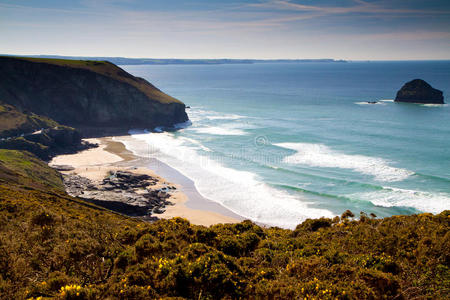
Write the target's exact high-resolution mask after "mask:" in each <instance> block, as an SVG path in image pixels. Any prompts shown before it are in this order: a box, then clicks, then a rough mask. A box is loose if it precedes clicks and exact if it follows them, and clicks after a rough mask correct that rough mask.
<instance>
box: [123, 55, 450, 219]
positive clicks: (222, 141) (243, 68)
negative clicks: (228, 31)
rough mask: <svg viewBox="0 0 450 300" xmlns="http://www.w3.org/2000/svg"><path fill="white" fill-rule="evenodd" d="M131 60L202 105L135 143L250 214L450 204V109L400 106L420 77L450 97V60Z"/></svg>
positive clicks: (211, 195)
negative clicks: (401, 95) (175, 127)
mask: <svg viewBox="0 0 450 300" xmlns="http://www.w3.org/2000/svg"><path fill="white" fill-rule="evenodd" d="M121 67H122V68H124V69H125V70H126V71H128V72H130V73H131V74H133V75H135V76H140V77H143V78H145V79H147V80H148V81H150V82H151V83H152V84H154V85H155V86H157V87H158V88H160V89H161V90H163V91H164V92H166V93H168V94H169V95H171V96H174V97H176V98H178V99H180V100H182V101H183V102H184V103H185V104H186V105H188V106H190V108H189V109H187V113H188V115H189V118H190V123H187V124H181V125H180V128H181V129H180V130H179V131H177V132H160V133H158V132H153V133H152V132H150V131H151V130H153V129H152V128H147V129H148V131H143V130H142V128H141V129H135V130H132V131H130V133H131V135H132V137H133V139H135V140H136V141H140V143H131V144H128V145H127V148H129V149H130V150H132V151H133V152H134V153H135V154H137V155H139V156H143V157H152V158H156V159H158V160H159V161H161V162H163V163H165V164H167V165H169V166H170V167H172V168H174V169H176V170H178V171H179V172H181V173H182V174H183V175H185V176H186V177H188V178H190V179H191V180H192V181H193V182H194V184H195V187H196V188H197V190H198V191H199V192H200V194H201V195H203V196H204V197H205V198H207V199H210V200H211V201H215V202H218V203H220V204H222V205H223V206H225V207H226V208H228V209H230V210H231V211H233V212H235V213H237V214H239V215H241V216H243V217H245V218H249V219H251V220H253V221H257V222H260V223H264V224H267V225H273V226H280V227H285V228H294V227H295V226H296V225H297V224H299V223H301V222H302V221H303V220H305V219H306V218H317V217H321V216H325V217H331V216H335V215H340V214H342V213H343V212H344V211H345V210H347V209H350V210H351V211H353V212H354V213H355V215H359V213H360V212H365V213H367V214H370V213H374V214H376V215H377V216H378V217H385V216H390V215H398V214H414V213H420V212H431V213H439V212H441V211H443V210H445V209H450V107H449V106H448V105H418V104H404V103H394V102H393V99H394V98H395V95H396V92H397V91H398V90H399V89H400V88H401V87H402V85H403V84H404V83H406V82H407V81H410V80H412V79H415V78H421V79H424V80H425V81H427V82H428V83H430V84H431V85H432V86H433V87H434V88H437V89H440V90H443V91H444V97H445V101H446V102H450V61H410V62H348V63H298V64H237V65H163V66H161V65H140V66H121ZM368 101H377V103H376V104H368V103H367V102H368ZM156 131H158V129H156Z"/></svg>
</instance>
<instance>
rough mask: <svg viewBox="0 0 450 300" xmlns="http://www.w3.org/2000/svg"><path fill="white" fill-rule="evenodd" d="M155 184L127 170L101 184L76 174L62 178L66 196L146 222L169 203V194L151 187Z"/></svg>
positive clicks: (144, 176) (147, 178)
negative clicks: (143, 219)
mask: <svg viewBox="0 0 450 300" xmlns="http://www.w3.org/2000/svg"><path fill="white" fill-rule="evenodd" d="M156 184H157V179H156V178H153V177H151V176H149V175H145V174H135V173H131V172H126V171H117V172H114V173H111V174H110V176H108V177H106V178H105V179H103V181H102V182H101V183H100V184H95V183H94V182H92V181H91V180H89V179H88V178H85V177H81V176H78V175H64V185H65V187H66V191H67V193H68V194H69V195H71V196H74V197H79V198H81V199H84V200H86V201H89V202H92V203H94V204H96V205H99V206H102V207H105V208H107V209H110V210H113V211H117V212H119V213H122V214H125V215H128V216H133V217H143V218H145V219H146V220H153V219H156V218H154V217H151V215H152V214H161V213H163V212H164V211H165V209H164V208H165V206H166V205H171V204H172V203H171V202H170V201H168V198H169V197H170V194H169V193H167V192H166V191H165V190H162V189H151V188H150V187H151V186H154V185H156ZM171 188H172V187H171ZM170 190H172V189H170Z"/></svg>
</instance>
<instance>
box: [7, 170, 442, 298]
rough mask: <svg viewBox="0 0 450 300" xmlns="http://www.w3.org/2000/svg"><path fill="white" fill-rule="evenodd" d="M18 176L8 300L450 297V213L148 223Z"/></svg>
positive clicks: (11, 197)
mask: <svg viewBox="0 0 450 300" xmlns="http://www.w3.org/2000/svg"><path fill="white" fill-rule="evenodd" d="M39 166H40V165H36V167H39ZM40 167H41V168H43V170H44V169H45V168H47V167H46V166H45V164H42V165H41V166H40ZM0 170H1V168H0ZM43 170H41V171H43ZM38 171H39V170H38ZM0 172H1V171H0ZM11 172H12V171H11ZM14 174H15V173H14ZM14 174H13V175H14ZM16 175H17V176H22V175H18V174H16ZM11 176H12V175H11V174H9V175H8V176H6V175H5V176H2V175H1V174H0V298H1V299H28V298H33V299H37V298H39V297H41V299H46V298H56V299H153V298H165V297H180V298H187V299H222V298H223V299H237V298H264V299H267V298H269V299H383V298H385V299H413V298H415V299H424V298H434V299H446V298H449V296H450V295H449V288H450V271H449V262H450V233H449V223H450V211H444V212H442V213H440V214H438V215H432V214H420V215H413V216H394V217H390V218H384V219H376V218H374V217H367V216H366V217H365V218H362V219H361V220H354V219H352V217H351V214H350V213H348V212H347V213H346V214H345V216H343V218H339V217H337V218H334V219H326V218H321V219H316V220H306V221H304V222H303V223H301V224H300V225H298V226H297V227H296V229H295V230H286V229H281V228H262V227H260V226H257V225H255V224H253V223H252V222H250V221H244V222H241V223H238V224H226V225H223V224H219V225H214V226H211V227H209V228H207V227H203V226H195V225H191V224H190V223H189V222H188V221H187V220H185V219H182V218H174V219H170V220H160V221H157V222H155V223H146V222H142V221H139V220H136V219H131V218H127V217H124V216H121V215H117V214H114V213H111V212H109V211H106V210H104V209H101V208H99V207H96V206H93V205H91V204H88V203H85V202H83V201H80V200H77V199H75V198H72V197H68V196H67V195H65V194H64V193H63V192H62V191H61V190H60V189H58V188H57V189H53V188H50V187H51V186H54V184H53V185H46V184H44V183H42V182H41V183H39V184H38V183H35V182H34V181H33V180H36V179H29V180H28V181H27V180H22V179H20V178H19V179H20V180H16V181H15V183H14V184H12V183H11V182H10V181H9V178H11ZM16 179H17V178H16ZM23 182H26V183H28V182H31V183H32V184H31V185H24V184H22V183H23ZM53 183H54V182H53ZM45 187H47V188H45Z"/></svg>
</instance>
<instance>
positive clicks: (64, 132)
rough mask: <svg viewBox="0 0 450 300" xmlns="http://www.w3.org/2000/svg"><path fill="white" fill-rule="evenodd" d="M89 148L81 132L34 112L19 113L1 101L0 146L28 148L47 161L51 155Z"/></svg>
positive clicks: (27, 149)
mask: <svg viewBox="0 0 450 300" xmlns="http://www.w3.org/2000/svg"><path fill="white" fill-rule="evenodd" d="M88 147H90V145H89V144H88V143H84V142H82V141H81V133H80V132H79V131H78V130H76V129H74V128H72V127H68V126H64V125H60V124H58V123H57V122H55V121H53V120H51V119H49V118H47V117H44V116H40V115H37V114H34V113H32V112H26V113H24V112H20V111H19V110H17V109H16V108H15V107H13V106H11V105H8V104H4V103H0V148H2V149H10V150H26V151H28V152H31V153H33V154H35V155H36V156H38V157H39V158H41V159H44V160H47V159H49V158H50V157H52V156H54V155H57V154H62V153H71V152H76V151H78V150H82V149H86V148H88Z"/></svg>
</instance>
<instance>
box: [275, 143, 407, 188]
mask: <svg viewBox="0 0 450 300" xmlns="http://www.w3.org/2000/svg"><path fill="white" fill-rule="evenodd" d="M275 146H279V147H282V148H287V149H291V150H295V151H297V152H296V153H295V154H293V155H290V156H287V157H285V158H284V159H283V162H285V163H288V164H303V165H308V166H312V167H322V168H340V169H350V170H353V171H356V172H359V173H362V174H367V175H372V176H374V177H375V180H378V181H401V180H404V179H406V178H407V177H408V176H410V175H413V174H414V172H411V171H409V170H406V169H400V168H395V167H391V166H389V164H388V162H387V161H385V160H384V159H382V158H378V157H370V156H364V155H348V154H344V153H341V152H338V151H335V150H332V149H331V148H329V147H327V146H325V145H322V144H309V143H280V144H275Z"/></svg>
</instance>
